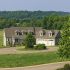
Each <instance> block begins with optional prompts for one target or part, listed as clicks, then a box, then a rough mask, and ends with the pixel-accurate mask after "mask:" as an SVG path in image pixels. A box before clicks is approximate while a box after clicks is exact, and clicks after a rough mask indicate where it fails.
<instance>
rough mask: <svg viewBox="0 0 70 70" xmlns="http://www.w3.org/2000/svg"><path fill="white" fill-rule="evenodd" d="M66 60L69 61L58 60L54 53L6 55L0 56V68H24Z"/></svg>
mask: <svg viewBox="0 0 70 70" xmlns="http://www.w3.org/2000/svg"><path fill="white" fill-rule="evenodd" d="M66 60H70V58H69V59H60V58H59V56H58V55H57V53H56V52H48V53H32V54H8V55H0V67H24V66H32V65H38V64H45V63H52V62H60V61H66Z"/></svg>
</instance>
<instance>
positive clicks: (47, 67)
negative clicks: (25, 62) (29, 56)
mask: <svg viewBox="0 0 70 70" xmlns="http://www.w3.org/2000/svg"><path fill="white" fill-rule="evenodd" d="M65 64H70V61H67V62H58V63H50V64H42V65H36V66H28V67H16V68H0V70H56V69H57V68H61V67H63V66H64V65H65Z"/></svg>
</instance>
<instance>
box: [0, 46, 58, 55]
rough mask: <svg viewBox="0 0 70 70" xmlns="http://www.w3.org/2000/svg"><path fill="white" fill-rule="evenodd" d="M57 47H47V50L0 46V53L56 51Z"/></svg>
mask: <svg viewBox="0 0 70 70" xmlns="http://www.w3.org/2000/svg"><path fill="white" fill-rule="evenodd" d="M57 49H58V47H48V48H47V50H27V51H25V50H22V51H21V50H17V48H16V47H10V48H0V54H22V53H38V52H52V51H57Z"/></svg>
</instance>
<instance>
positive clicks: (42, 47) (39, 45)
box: [35, 44, 46, 50]
mask: <svg viewBox="0 0 70 70" xmlns="http://www.w3.org/2000/svg"><path fill="white" fill-rule="evenodd" d="M35 49H37V50H44V49H46V46H45V44H38V45H36V46H35Z"/></svg>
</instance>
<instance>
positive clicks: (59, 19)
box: [0, 11, 70, 30]
mask: <svg viewBox="0 0 70 70" xmlns="http://www.w3.org/2000/svg"><path fill="white" fill-rule="evenodd" d="M69 15H70V13H69V12H56V11H0V29H3V28H8V27H19V26H20V27H29V26H30V27H31V26H36V27H43V28H45V29H59V30H61V29H62V27H63V25H64V24H66V23H67V22H68V20H69Z"/></svg>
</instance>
